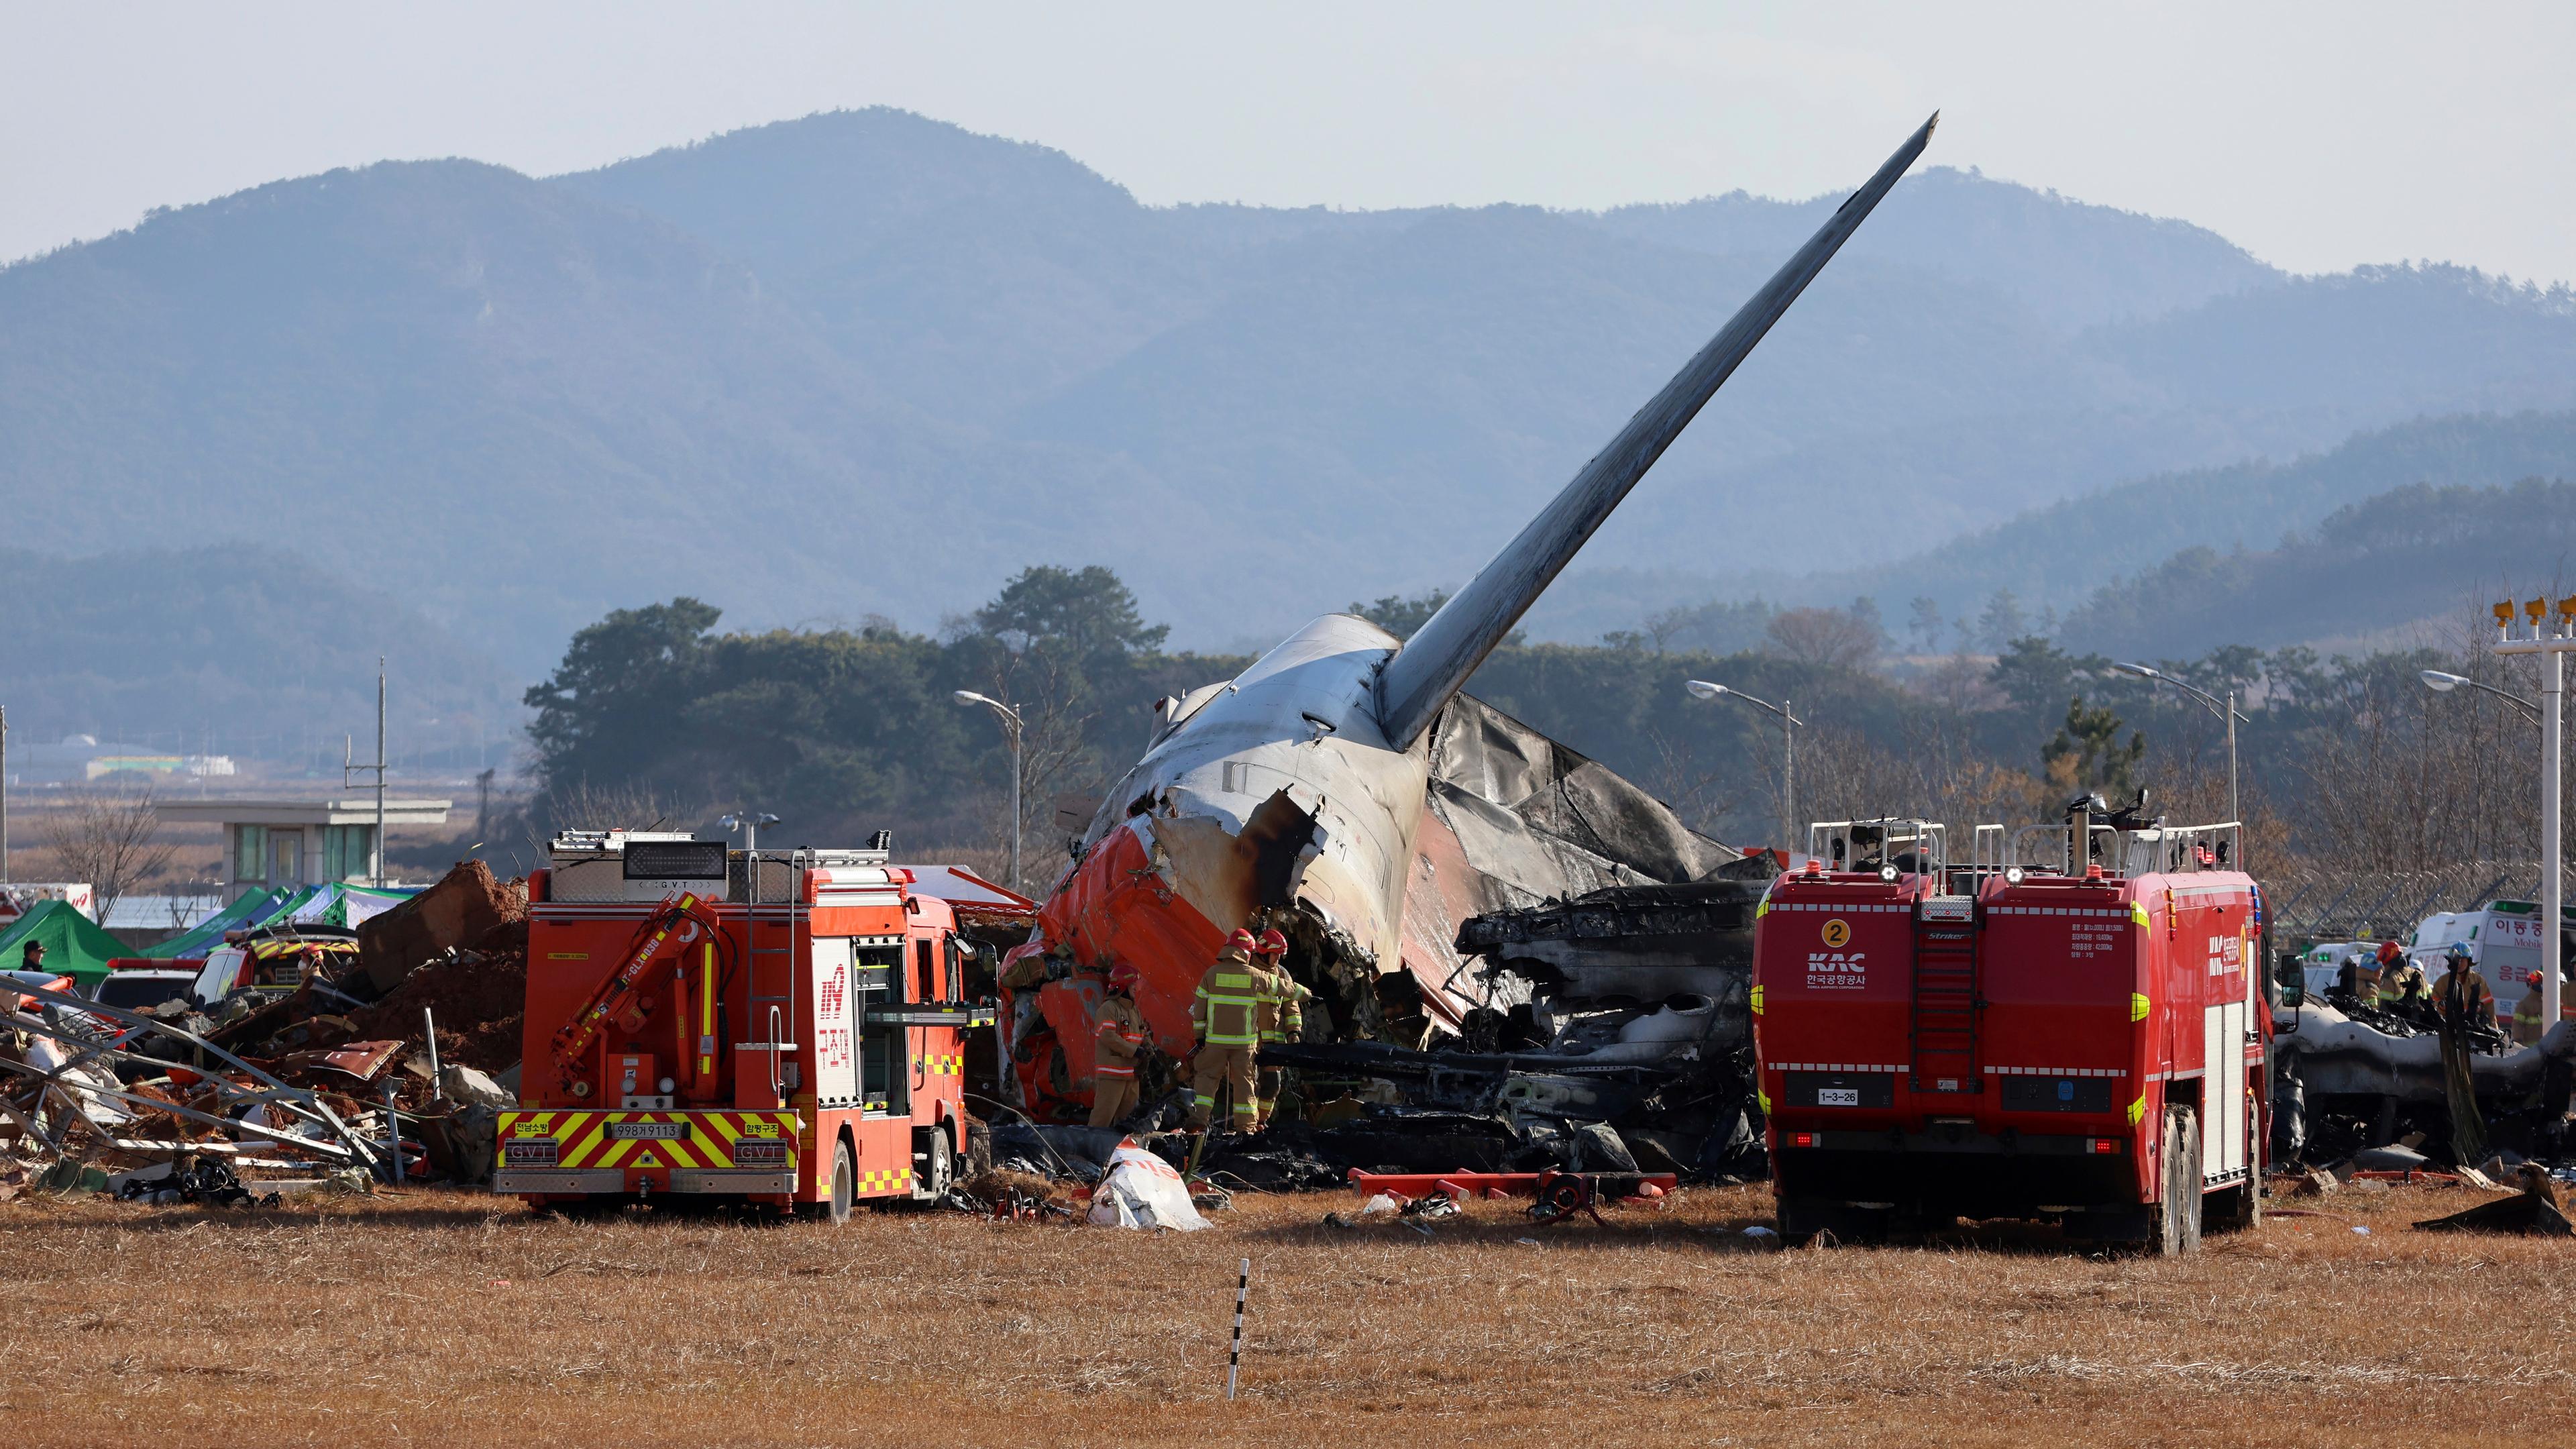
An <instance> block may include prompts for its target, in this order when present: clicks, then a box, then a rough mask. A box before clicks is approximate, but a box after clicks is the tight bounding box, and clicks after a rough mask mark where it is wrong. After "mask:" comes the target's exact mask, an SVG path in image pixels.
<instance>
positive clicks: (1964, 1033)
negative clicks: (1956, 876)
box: [1911, 897, 1983, 1092]
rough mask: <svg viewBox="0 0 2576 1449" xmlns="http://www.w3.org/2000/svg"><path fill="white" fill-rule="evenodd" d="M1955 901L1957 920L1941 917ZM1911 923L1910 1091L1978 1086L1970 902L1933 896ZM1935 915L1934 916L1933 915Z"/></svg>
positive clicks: (1980, 1087) (1972, 1089)
mask: <svg viewBox="0 0 2576 1449" xmlns="http://www.w3.org/2000/svg"><path fill="white" fill-rule="evenodd" d="M1953 900H1957V901H1958V904H1959V906H1960V907H1966V909H1960V910H1957V914H1958V916H1959V917H1960V918H1959V919H1940V918H1939V917H1940V916H1941V915H1948V914H1950V912H1949V911H1945V910H1943V907H1945V906H1947V905H1948V904H1949V902H1950V901H1953ZM1917 912H1918V914H1917V915H1916V918H1915V922H1914V1018H1913V1030H1912V1033H1911V1035H1912V1041H1913V1054H1914V1061H1913V1069H1914V1090H1915V1091H1918V1092H1976V1091H1981V1090H1983V1085H1982V1080H1981V1078H1980V1077H1979V1075H1978V1071H1977V1010H1978V1008H1979V1007H1980V1006H1981V1005H1982V1004H1983V1003H1982V1002H1981V1001H1980V1000H1979V998H1978V995H1977V925H1976V921H1975V919H1974V911H1973V903H1971V902H1968V901H1964V900H1959V898H1957V897H1950V898H1947V899H1940V898H1936V899H1934V900H1930V901H1926V902H1924V903H1923V905H1922V906H1920V907H1918V908H1917ZM1936 913H1938V914H1936Z"/></svg>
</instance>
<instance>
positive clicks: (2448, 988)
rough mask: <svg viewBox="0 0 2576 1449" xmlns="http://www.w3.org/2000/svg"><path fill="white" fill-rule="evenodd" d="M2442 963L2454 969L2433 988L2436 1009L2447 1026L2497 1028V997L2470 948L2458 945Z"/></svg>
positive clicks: (2453, 944)
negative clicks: (2479, 968) (2488, 984)
mask: <svg viewBox="0 0 2576 1449" xmlns="http://www.w3.org/2000/svg"><path fill="white" fill-rule="evenodd" d="M2442 959H2443V961H2444V963H2445V964H2447V965H2448V966H2449V967H2450V968H2451V969H2450V973H2449V974H2448V975H2446V976H2444V977H2443V978H2442V980H2441V984H2439V985H2437V986H2435V987H2434V988H2433V1005H2434V1008H2435V1009H2436V1010H2438V1011H2440V1012H2441V1013H2442V1021H2443V1023H2444V1024H2445V1025H2449V1026H2453V1027H2470V1026H2493V1025H2495V1024H2496V1013H2495V993H2494V992H2493V991H2490V990H2488V989H2487V983H2486V978H2485V977H2483V976H2480V975H2479V974H2478V973H2477V963H2476V962H2475V961H2473V960H2471V959H2470V957H2469V948H2468V947H2467V946H2465V945H2462V944H2460V943H2459V942H2457V941H2454V942H2452V943H2451V946H2450V949H2448V950H2446V951H2444V952H2443V953H2442Z"/></svg>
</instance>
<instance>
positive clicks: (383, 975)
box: [358, 860, 528, 991]
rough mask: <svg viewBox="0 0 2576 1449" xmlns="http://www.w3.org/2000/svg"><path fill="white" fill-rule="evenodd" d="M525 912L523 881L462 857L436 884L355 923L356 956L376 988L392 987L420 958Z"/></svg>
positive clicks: (480, 934) (488, 931)
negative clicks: (503, 877)
mask: <svg viewBox="0 0 2576 1449" xmlns="http://www.w3.org/2000/svg"><path fill="white" fill-rule="evenodd" d="M527 918H528V887H527V884H526V883H525V882H524V881H516V880H511V881H503V880H495V879H494V878H493V876H492V868H491V867H490V866H487V865H485V864H484V863H483V862H481V861H479V860H461V861H458V862H457V863H456V866H455V868H454V869H452V870H450V871H448V873H447V874H446V876H445V877H443V878H442V879H440V881H439V882H438V884H436V885H434V886H431V887H430V888H429V889H427V890H425V891H422V892H421V893H420V894H419V895H416V896H414V897H412V898H411V899H410V900H407V901H405V902H403V903H402V904H401V905H399V906H396V907H394V908H393V909H392V910H390V911H387V912H385V913H384V914H382V915H380V916H376V917H374V918H373V919H371V920H369V921H368V922H367V923H366V924H364V925H362V926H360V927H359V928H358V957H359V960H360V962H361V963H362V964H364V966H365V967H366V971H367V979H368V981H370V982H371V983H373V984H374V986H375V989H376V990H378V991H391V990H392V989H393V988H394V987H395V986H396V985H397V984H398V983H400V982H401V981H402V980H403V978H404V977H405V976H407V975H409V974H410V973H411V972H412V971H413V970H415V969H417V968H418V967H419V966H420V964H421V963H422V962H424V961H427V960H429V959H430V958H431V957H433V956H436V955H437V954H438V953H439V952H441V951H444V950H446V949H448V948H449V947H451V946H471V945H472V944H473V943H474V942H476V941H478V940H480V939H482V938H483V937H485V936H488V935H490V934H491V933H492V932H493V931H495V930H497V929H498V928H500V927H502V926H504V925H507V924H509V923H511V922H513V921H519V922H524V921H526V920H527Z"/></svg>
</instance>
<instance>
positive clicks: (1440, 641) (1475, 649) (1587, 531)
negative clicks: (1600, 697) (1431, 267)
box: [1377, 113, 1941, 750]
mask: <svg viewBox="0 0 2576 1449" xmlns="http://www.w3.org/2000/svg"><path fill="white" fill-rule="evenodd" d="M1940 120H1941V117H1940V116H1939V115H1938V114H1937V113H1936V114H1935V115H1934V116H1933V117H1932V119H1931V120H1928V121H1925V122H1924V123H1923V128H1922V129H1921V130H1919V131H1916V132H1915V133H1914V134H1913V136H1912V137H1910V138H1908V139H1907V141H1906V143H1905V144H1904V145H1902V146H1900V147H1898V148H1897V150H1896V154H1895V155H1893V156H1890V157H1889V158H1887V164H1886V165H1884V166H1881V167H1879V168H1878V174H1877V175H1875V176H1872V177H1871V178H1870V179H1869V181H1868V183H1867V184H1865V185H1863V186H1862V187H1861V188H1860V190H1858V191H1855V192H1853V193H1852V194H1851V197H1850V198H1849V199H1848V200H1846V201H1844V202H1843V204H1842V205H1841V206H1840V207H1839V208H1837V209H1836V210H1835V212H1834V214H1833V216H1832V217H1830V218H1828V219H1827V220H1826V222H1825V224H1824V226H1823V227H1821V228H1819V229H1818V230H1817V232H1816V234H1815V235H1814V236H1813V237H1810V238H1808V240H1807V244H1806V245H1805V246H1803V247H1800V248H1799V249H1798V253H1797V255H1795V256H1793V257H1791V258H1789V260H1788V263H1787V264H1786V265H1784V266H1782V267H1781V268H1780V270H1779V271H1778V272H1777V273H1775V274H1774V275H1773V276H1772V278H1771V280H1770V281H1768V282H1766V283H1764V284H1763V287H1762V290H1761V291H1758V292H1756V293H1754V294H1753V296H1752V298H1751V300H1749V301H1747V302H1746V303H1745V304H1744V306H1743V307H1742V308H1740V309H1739V310H1738V311H1737V312H1736V314H1735V316H1734V317H1732V318H1731V319H1729V320H1728V322H1727V324H1726V326H1725V327H1723V328H1721V329H1719V331H1718V334H1717V335H1716V336H1715V337H1713V338H1711V339H1710V340H1709V344H1708V345H1707V346H1706V347H1703V348H1701V349H1700V350H1699V354H1698V355H1697V356H1695V357H1693V358H1692V359H1691V360H1690V362H1689V364H1688V365H1686V366H1684V367H1683V368H1682V370H1681V371H1680V372H1678V373H1676V374H1674V376H1673V380H1672V381H1670V382H1668V383H1665V384H1664V387H1663V391H1661V392H1659V393H1657V394H1655V396H1654V399H1653V400H1652V401H1650V402H1648V403H1647V404H1646V405H1645V406H1644V407H1643V408H1640V409H1638V411H1637V415H1636V416H1635V417H1632V418H1630V419H1629V420H1628V425H1627V426H1626V427H1624V428H1621V429H1620V430H1619V434H1618V436H1617V437H1614V438H1612V439H1611V440H1610V444H1609V446H1607V447H1605V448H1603V449H1602V450H1601V451H1600V452H1598V453H1596V454H1594V455H1593V457H1592V461H1590V462H1588V463H1586V464H1584V465H1583V470H1582V471H1581V472H1579V473H1577V474H1575V475H1574V481H1573V482H1571V483H1568V484H1567V485H1565V491H1564V492H1562V493H1559V494H1558V495H1557V496H1556V501H1554V502H1553V503H1550V504H1549V505H1548V506H1547V509H1546V511H1545V512H1543V513H1541V514H1539V516H1538V517H1536V518H1534V519H1532V520H1530V523H1529V526H1528V527H1526V528H1524V529H1522V530H1521V532H1520V536H1519V537H1518V538H1515V539H1513V540H1512V541H1511V543H1510V544H1509V545H1507V546H1506V547H1505V548H1504V549H1503V551H1502V552H1501V553H1498V554H1496V555H1494V557H1493V560H1492V561H1491V562H1489V563H1487V564H1486V565H1485V567H1484V570H1483V571H1482V572H1480V573H1478V574H1477V575H1476V577H1475V578H1474V579H1473V580H1472V581H1471V582H1469V583H1468V585H1467V586H1466V587H1465V588H1463V589H1460V590H1459V591H1458V593H1457V594H1456V596H1455V597H1453V598H1451V599H1450V600H1449V602H1447V603H1446V604H1443V605H1442V606H1441V607H1440V611H1439V612H1438V613H1436V614H1433V615H1432V616H1431V618H1430V621H1429V622H1427V623H1425V624H1424V625H1423V626H1422V628H1421V630H1420V632H1418V633H1416V634H1415V635H1414V636H1413V637H1412V638H1411V639H1409V640H1407V641H1406V642H1405V644H1404V647H1403V648H1402V649H1400V650H1398V651H1397V652H1396V655H1395V657H1394V658H1392V659H1390V660H1388V661H1387V662H1386V666H1385V668H1384V669H1383V670H1382V671H1381V672H1380V673H1379V675H1378V687H1377V700H1378V718H1379V720H1380V721H1381V722H1382V724H1383V725H1384V727H1385V732H1386V740H1387V743H1388V744H1389V745H1390V746H1392V747H1393V748H1395V749H1398V750H1403V749H1408V748H1410V747H1411V746H1412V745H1413V742H1414V741H1415V740H1417V739H1419V738H1421V736H1422V732H1423V731H1424V730H1426V729H1428V728H1429V727H1430V725H1431V721H1432V718H1433V717H1434V716H1436V715H1437V714H1439V713H1440V708H1441V706H1442V705H1445V704H1447V703H1448V702H1449V699H1450V696H1452V695H1454V694H1456V693H1457V692H1458V690H1459V688H1460V687H1461V686H1463V685H1464V684H1465V683H1466V682H1467V676H1468V675H1470V674H1473V673H1475V671H1476V666H1477V665H1479V664H1482V663H1484V662H1485V656H1486V655H1488V654H1490V653H1492V652H1493V649H1494V646H1495V645H1496V644H1498V643H1500V642H1501V641H1502V638H1503V636H1504V635H1505V634H1508V633H1510V632H1511V630H1512V626H1513V625H1515V624H1517V623H1519V622H1520V618H1521V615H1522V614H1524V613H1527V612H1528V610H1529V606H1530V605H1531V604H1532V603H1534V602H1536V600H1537V599H1538V596H1539V593H1540V591H1542V590H1544V589H1545V588H1546V587H1547V586H1548V585H1549V584H1550V583H1551V582H1553V581H1554V580H1555V578H1556V576H1557V573H1558V572H1559V571H1560V570H1562V569H1563V568H1564V567H1565V565H1566V564H1567V562H1568V561H1570V560H1571V559H1573V557H1574V555H1575V553H1576V551H1578V550H1580V549H1581V548H1582V547H1583V545H1584V542H1585V541H1586V540H1588V539H1590V538H1591V537H1592V535H1593V532H1594V531H1595V530H1597V529H1599V528H1600V527H1601V524H1602V522H1603V521H1604V520H1605V519H1607V518H1609V516H1610V511H1611V510H1612V509H1614V508H1616V507H1618V506H1619V500H1621V499H1623V498H1625V497H1627V496H1628V490H1629V489H1631V488H1633V487H1635V486H1636V484H1637V480H1638V479H1639V478H1642V477H1644V476H1645V473H1646V470H1647V469H1649V468H1651V467H1653V466H1654V465H1655V460H1656V459H1658V458H1660V457H1662V456H1663V455H1664V450H1665V449H1666V448H1668V447H1670V446H1672V442H1673V439H1674V438H1676V437H1678V436H1680V435H1681V430H1682V429H1683V428H1684V427H1685V426H1687V425H1688V424H1689V423H1690V420H1691V419H1692V418H1694V417H1696V416H1698V415H1699V410H1700V409H1701V408H1702V407H1704V406H1706V405H1707V403H1708V400H1709V398H1710V397H1712V396H1714V395H1715V394H1716V392H1717V390H1718V388H1719V387H1720V386H1722V385H1723V384H1724V383H1725V382H1726V379H1727V378H1728V376H1729V375H1731V374H1732V373H1733V372H1734V371H1735V368H1736V365H1737V364H1738V363H1741V362H1742V361H1744V358H1745V355H1746V354H1748V353H1750V352H1751V351H1752V350H1753V347H1754V344H1756V343H1758V342H1760V341H1761V340H1762V337H1763V334H1765V333H1767V332H1769V331H1770V330H1771V324H1772V323H1774V322H1777V321H1779V320H1780V315H1781V314H1782V313H1783V312H1786V311H1788V310H1789V304H1790V303H1792V302H1794V301H1796V300H1797V299H1798V294H1799V293H1800V292H1802V291H1804V290H1806V286H1807V283H1809V282H1810V281H1813V280H1814V279H1815V276H1816V273H1818V272H1819V271H1822V270H1823V269H1824V265H1825V263H1826V262H1828V261H1830V260H1832V259H1833V255H1834V253H1835V252H1836V251H1837V250H1839V249H1840V248H1841V247H1842V244H1843V243H1844V242H1845V241H1847V240H1849V239H1850V237H1851V234H1852V233H1853V232H1854V231H1855V230H1858V229H1859V227H1860V224H1861V222H1862V220H1863V219H1865V218H1866V217H1867V216H1868V215H1869V213H1870V210H1871V208H1873V207H1875V206H1877V205H1878V203H1879V199H1880V198H1882V197H1884V196H1886V195H1887V193H1888V189H1889V188H1891V187H1893V186H1894V185H1896V181H1897V178H1898V177H1900V176H1903V175H1904V174H1905V170H1906V168H1907V167H1909V166H1911V165H1913V164H1914V159H1915V158H1916V157H1918V156H1920V155H1922V154H1923V148H1924V146H1925V145H1926V144H1927V143H1929V142H1930V141H1931V139H1932V128H1933V127H1934V126H1936V125H1938V124H1939V123H1940Z"/></svg>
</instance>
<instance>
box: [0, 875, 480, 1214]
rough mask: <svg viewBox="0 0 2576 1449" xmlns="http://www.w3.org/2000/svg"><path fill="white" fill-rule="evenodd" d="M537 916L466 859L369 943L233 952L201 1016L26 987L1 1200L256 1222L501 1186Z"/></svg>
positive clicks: (362, 936)
mask: <svg viewBox="0 0 2576 1449" xmlns="http://www.w3.org/2000/svg"><path fill="white" fill-rule="evenodd" d="M526 911H527V907H526V893H525V891H524V889H523V888H521V887H519V886H518V885H517V883H515V882H512V883H506V884H505V883H501V882H496V881H495V880H494V879H493V878H492V875H491V872H490V871H489V870H488V869H486V868H485V867H484V866H483V865H482V864H481V863H480V862H467V863H465V864H463V865H460V866H458V867H457V868H456V869H455V870H453V871H451V872H450V873H449V874H448V876H447V878H446V879H444V880H442V881H441V882H439V884H438V885H436V886H434V887H432V888H431V889H430V890H428V891H425V892H423V893H422V894H421V895H420V896H417V897H415V898H414V899H413V900H411V901H409V902H407V903H405V904H404V905H403V906H402V907H399V908H397V909H396V910H394V911H389V912H387V913H385V915H383V916H379V917H377V918H376V919H375V920H372V921H369V922H368V923H367V925H366V926H365V927H363V928H361V930H360V931H358V932H357V933H355V934H354V936H353V934H352V933H350V932H347V931H339V930H333V929H331V928H327V927H293V926H288V927H279V928H272V929H269V930H266V931H262V932H258V933H252V934H249V935H245V936H243V937H240V938H238V939H235V940H231V941H228V942H227V943H226V948H227V950H229V951H234V952H238V953H239V956H238V963H237V968H236V969H235V970H234V971H233V972H232V973H231V974H229V975H225V973H214V974H216V975H221V976H223V977H224V980H225V983H226V986H225V990H224V994H223V995H222V996H221V998H220V999H218V1000H213V1001H209V1002H206V1003H204V1004H203V1005H200V1004H198V1003H197V1002H195V1001H193V1000H192V999H190V998H186V997H181V998H174V999H173V1000H170V1001H167V1002H164V1003H161V1004H160V1005H158V1006H153V1007H149V1008H146V1009H143V1010H139V1011H138V1010H125V1009H121V1008H117V1007H111V1006H106V1005H103V1004H101V1003H99V1002H96V1001H93V1000H90V999H88V998H86V997H82V996H78V995H75V994H72V993H69V992H58V991H53V990H48V989H44V988H41V987H36V986H18V987H15V988H13V990H14V993H15V994H14V995H11V996H8V997H5V998H0V1005H8V1006H9V1007H10V1008H11V1009H10V1010H8V1011H7V1012H6V1013H5V1014H0V1135H5V1136H6V1137H7V1138H8V1139H9V1140H8V1141H6V1142H5V1143H0V1153H7V1154H9V1156H8V1159H7V1160H8V1163H9V1166H8V1167H7V1168H5V1169H0V1200H5V1198H6V1197H8V1196H13V1195H15V1194H17V1193H19V1192H27V1191H50V1192H54V1193H58V1194H66V1195H79V1194H90V1193H96V1194H104V1195H106V1196H108V1197H111V1198H114V1199H116V1200H119V1201H126V1202H145V1203H199V1204H209V1205H216V1206H242V1205H247V1204H252V1203H260V1202H273V1201H275V1200H276V1198H277V1197H278V1195H279V1194H281V1193H284V1192H292V1191H299V1190H309V1189H320V1190H329V1191H356V1192H364V1191H369V1190H371V1189H372V1187H373V1186H374V1185H376V1184H393V1183H401V1182H424V1181H455V1182H475V1181H480V1180H483V1179H485V1178H487V1177H488V1176H489V1174H490V1171H491V1160H492V1146H493V1126H494V1122H495V1119H496V1116H497V1113H498V1109H500V1108H503V1107H509V1106H514V1105H516V1098H515V1096H514V1095H513V1093H512V1090H511V1088H510V1086H508V1085H505V1083H514V1082H515V1079H516V1075H517V1072H516V1063H517V1061H518V1057H519V1045H518V1038H519V1016H520V1012H521V1011H522V1009H523V1004H524V998H525V993H526V979H527V924H526ZM227 959H228V960H229V959H230V958H227ZM205 979H207V978H205V977H201V978H200V980H201V983H202V982H203V981H204V980H205Z"/></svg>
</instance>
